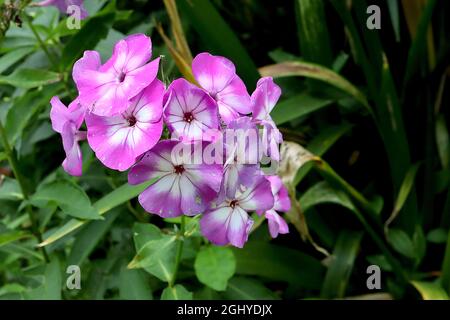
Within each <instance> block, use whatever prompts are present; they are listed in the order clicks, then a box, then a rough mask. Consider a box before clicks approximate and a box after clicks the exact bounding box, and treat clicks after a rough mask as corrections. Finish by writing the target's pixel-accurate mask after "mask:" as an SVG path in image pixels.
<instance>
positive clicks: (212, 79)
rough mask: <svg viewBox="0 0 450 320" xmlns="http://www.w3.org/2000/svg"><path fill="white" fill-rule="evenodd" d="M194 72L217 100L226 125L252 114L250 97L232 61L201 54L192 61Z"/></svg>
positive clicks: (202, 85) (198, 80) (196, 78)
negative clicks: (242, 116)
mask: <svg viewBox="0 0 450 320" xmlns="http://www.w3.org/2000/svg"><path fill="white" fill-rule="evenodd" d="M192 72H193V74H194V77H195V80H197V82H198V83H199V84H200V86H201V87H202V88H203V89H205V90H206V91H207V92H208V93H209V94H210V96H211V97H212V98H213V99H214V100H216V102H217V105H218V107H219V113H220V116H221V118H222V120H223V122H225V124H228V123H229V122H230V121H231V120H233V119H236V118H239V117H240V116H241V115H244V114H248V113H250V112H251V103H250V96H249V94H248V92H247V89H246V88H245V84H244V82H243V81H242V80H241V78H239V77H238V76H237V75H236V68H235V67H234V65H233V63H232V62H231V61H230V60H228V59H226V58H224V57H220V56H213V55H211V54H209V53H207V52H204V53H200V54H198V55H197V56H196V57H195V58H194V60H193V61H192Z"/></svg>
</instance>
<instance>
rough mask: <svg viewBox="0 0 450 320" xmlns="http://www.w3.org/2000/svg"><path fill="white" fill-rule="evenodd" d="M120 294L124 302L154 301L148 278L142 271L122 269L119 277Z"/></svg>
mask: <svg viewBox="0 0 450 320" xmlns="http://www.w3.org/2000/svg"><path fill="white" fill-rule="evenodd" d="M119 292H120V299H122V300H153V294H152V289H151V288H150V285H149V283H148V276H147V274H146V273H145V272H143V271H141V270H136V269H132V270H130V269H127V268H125V267H124V268H122V269H121V271H120V276H119Z"/></svg>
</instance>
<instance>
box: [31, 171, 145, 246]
mask: <svg viewBox="0 0 450 320" xmlns="http://www.w3.org/2000/svg"><path fill="white" fill-rule="evenodd" d="M152 183H153V180H152V181H149V182H145V183H142V184H139V185H136V186H132V185H129V184H128V183H126V184H124V185H122V186H120V187H118V188H117V189H114V190H113V191H111V192H110V193H108V194H107V195H106V196H104V197H103V198H101V199H100V200H98V201H97V202H96V203H94V205H93V206H94V208H95V209H96V210H97V211H98V213H99V214H100V215H103V214H105V213H106V212H108V211H109V210H111V209H113V208H115V207H117V206H119V205H121V204H123V203H124V202H126V201H128V200H130V199H133V198H134V197H136V196H138V195H139V194H140V193H141V192H142V191H144V190H145V189H146V188H147V187H148V186H149V185H151V184H152ZM86 222H87V221H86V220H78V219H72V220H69V221H68V222H67V223H66V224H64V225H63V226H62V227H61V228H59V229H57V230H56V231H55V232H52V233H51V234H50V235H49V236H47V237H46V238H45V240H44V241H43V242H41V243H40V244H39V245H38V246H39V247H43V246H47V245H49V244H51V243H53V242H55V241H56V240H58V239H61V238H62V237H64V236H65V235H67V234H69V233H71V232H72V231H74V230H76V229H78V228H79V227H81V226H82V225H84V224H85V223H86Z"/></svg>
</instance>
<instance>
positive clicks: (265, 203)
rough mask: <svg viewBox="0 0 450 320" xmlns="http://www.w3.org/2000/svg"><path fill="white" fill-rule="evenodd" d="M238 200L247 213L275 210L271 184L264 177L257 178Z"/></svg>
mask: <svg viewBox="0 0 450 320" xmlns="http://www.w3.org/2000/svg"><path fill="white" fill-rule="evenodd" d="M237 200H238V201H239V206H240V207H241V208H243V209H244V210H246V211H256V210H258V211H259V210H261V211H266V210H270V209H272V208H273V205H274V198H273V195H272V190H271V188H270V182H269V180H267V179H266V178H265V177H264V176H263V175H260V176H255V179H254V182H253V185H252V186H250V187H249V188H247V189H246V190H245V191H244V192H243V193H242V195H240V196H239V197H238V198H237Z"/></svg>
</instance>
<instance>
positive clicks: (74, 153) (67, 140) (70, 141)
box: [61, 122, 83, 176]
mask: <svg viewBox="0 0 450 320" xmlns="http://www.w3.org/2000/svg"><path fill="white" fill-rule="evenodd" d="M76 132H77V129H76V128H75V124H74V123H72V122H66V123H65V124H64V126H63V130H62V132H61V136H62V140H63V146H64V151H65V153H66V158H65V159H64V161H63V164H62V165H63V168H64V170H65V171H66V172H67V173H68V174H70V175H72V176H81V174H82V167H83V161H82V155H81V150H80V147H79V146H78V141H77V140H76V137H75V134H76Z"/></svg>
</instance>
